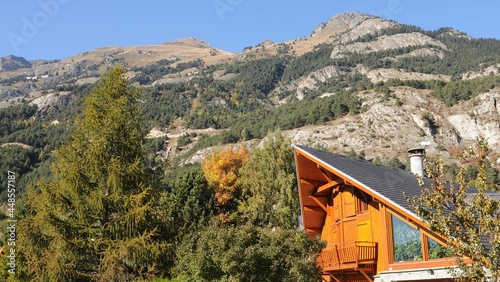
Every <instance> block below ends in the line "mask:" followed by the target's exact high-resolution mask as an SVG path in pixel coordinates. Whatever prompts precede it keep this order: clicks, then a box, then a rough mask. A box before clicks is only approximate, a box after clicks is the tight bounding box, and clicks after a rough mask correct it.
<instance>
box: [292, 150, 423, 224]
mask: <svg viewBox="0 0 500 282" xmlns="http://www.w3.org/2000/svg"><path fill="white" fill-rule="evenodd" d="M294 147H295V148H296V150H297V151H298V152H299V153H301V154H304V155H306V156H308V157H309V158H310V159H313V160H314V161H315V162H316V163H318V164H320V165H321V166H323V167H325V168H327V169H329V170H331V171H333V172H337V173H339V174H340V175H342V178H344V179H345V180H348V181H349V182H350V183H353V184H354V183H355V184H357V186H360V187H363V188H364V189H363V190H365V192H367V193H369V194H371V195H372V196H373V197H375V198H377V199H378V200H380V201H383V202H385V203H388V204H392V205H393V206H396V207H398V208H399V209H400V210H402V211H404V212H405V213H407V214H409V215H412V216H413V217H414V218H417V216H416V215H415V213H414V211H413V209H412V208H411V207H410V206H409V204H408V202H407V201H406V199H405V197H404V193H405V194H406V195H407V196H409V197H410V198H411V197H413V196H416V195H420V193H421V191H422V187H421V186H420V185H419V183H418V181H417V177H416V176H415V175H414V174H413V173H411V172H409V171H405V170H400V169H393V168H390V167H385V166H381V165H377V164H374V163H372V162H369V161H366V160H359V159H354V158H350V157H347V156H343V155H338V154H334V153H330V152H325V151H320V150H316V149H312V148H308V147H305V146H300V145H296V146H294Z"/></svg>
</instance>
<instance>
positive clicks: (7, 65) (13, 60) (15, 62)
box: [0, 55, 31, 71]
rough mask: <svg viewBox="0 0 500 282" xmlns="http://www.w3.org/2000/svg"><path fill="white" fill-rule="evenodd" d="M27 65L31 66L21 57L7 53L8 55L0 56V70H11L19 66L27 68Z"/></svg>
mask: <svg viewBox="0 0 500 282" xmlns="http://www.w3.org/2000/svg"><path fill="white" fill-rule="evenodd" d="M29 67H31V63H30V62H28V61H27V60H26V59H25V58H23V57H17V56H14V55H9V56H6V57H2V58H0V71H11V70H17V69H20V68H29Z"/></svg>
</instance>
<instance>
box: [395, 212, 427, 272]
mask: <svg viewBox="0 0 500 282" xmlns="http://www.w3.org/2000/svg"><path fill="white" fill-rule="evenodd" d="M392 238H393V242H394V261H395V262H398V261H414V260H422V242H421V241H420V232H419V231H418V230H416V229H415V228H413V227H411V226H410V225H408V224H407V223H405V222H403V221H402V220H400V219H399V218H397V217H395V216H392Z"/></svg>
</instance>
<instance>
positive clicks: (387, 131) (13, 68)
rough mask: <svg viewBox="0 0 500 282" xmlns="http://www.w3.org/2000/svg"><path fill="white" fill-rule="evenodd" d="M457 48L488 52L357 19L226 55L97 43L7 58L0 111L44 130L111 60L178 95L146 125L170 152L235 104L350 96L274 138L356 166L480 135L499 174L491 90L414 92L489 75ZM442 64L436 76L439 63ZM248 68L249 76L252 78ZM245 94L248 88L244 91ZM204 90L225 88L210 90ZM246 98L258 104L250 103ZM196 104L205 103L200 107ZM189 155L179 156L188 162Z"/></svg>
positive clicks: (495, 66)
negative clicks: (74, 51) (35, 115)
mask: <svg viewBox="0 0 500 282" xmlns="http://www.w3.org/2000/svg"><path fill="white" fill-rule="evenodd" d="M469 42H472V43H469ZM466 44H476V45H478V46H479V45H480V44H492V46H497V45H495V44H498V42H494V41H493V42H489V41H488V42H486V41H484V40H483V41H481V40H476V39H474V38H472V37H469V36H467V35H466V34H464V33H461V32H459V31H456V30H453V29H442V30H438V31H432V32H431V31H424V30H421V29H419V28H417V27H412V26H404V25H400V24H398V23H396V22H393V21H388V20H385V19H381V18H378V17H374V16H371V15H367V14H361V13H344V14H339V15H336V16H334V17H332V18H331V19H330V20H328V21H327V22H325V23H323V24H320V25H319V26H318V27H317V28H315V29H314V30H313V32H312V33H311V35H310V36H306V37H303V38H299V39H295V40H291V41H287V42H278V43H277V42H273V41H271V40H265V41H263V42H262V43H261V44H258V45H256V46H253V47H248V48H245V50H244V51H242V52H241V53H238V54H234V53H231V52H226V51H224V50H220V49H217V48H214V47H212V46H211V45H210V44H209V43H208V42H205V41H203V40H199V39H195V38H186V39H181V40H176V41H173V42H166V43H164V44H160V45H150V46H130V47H102V48H98V49H95V50H92V51H88V52H84V53H81V54H78V55H76V56H73V57H69V58H65V59H62V60H58V61H38V62H28V61H26V60H24V59H22V58H18V57H12V56H9V57H6V58H2V59H1V60H0V108H1V107H8V106H11V105H16V104H22V103H30V104H32V105H35V104H36V105H38V107H39V111H40V112H41V114H40V116H45V118H47V119H49V120H48V122H50V123H52V122H54V119H52V120H50V119H51V114H50V113H53V112H54V111H58V110H59V109H61V108H64V105H65V104H66V103H69V102H68V101H70V100H71V99H72V97H73V96H74V94H73V92H74V89H75V88H78V87H84V86H86V85H92V84H94V83H95V82H96V81H98V79H99V78H98V77H99V75H100V74H102V73H103V72H104V71H105V70H106V69H107V68H108V67H109V66H110V65H113V64H115V63H120V64H122V65H123V66H124V67H125V68H127V69H128V70H129V73H128V76H129V79H130V81H131V82H132V83H134V84H138V85H141V86H142V87H143V89H145V90H146V91H157V92H154V95H153V97H158V96H162V95H166V94H165V93H166V92H168V91H169V90H168V89H171V88H175V89H179V90H178V92H175V93H177V94H176V96H172V97H175V99H176V100H175V101H173V100H166V101H168V102H163V103H185V105H186V106H185V107H184V108H183V110H182V111H183V112H182V111H181V112H180V113H179V114H177V116H176V118H175V119H172V120H171V121H168V123H167V124H164V123H165V122H163V121H162V120H159V121H158V120H155V123H163V126H155V127H154V128H153V130H152V132H154V134H153V135H151V136H170V137H171V140H170V141H169V143H168V146H169V149H168V151H169V152H170V153H171V154H175V155H182V154H183V153H184V152H187V151H188V150H189V149H190V148H195V144H196V142H197V141H198V140H199V138H198V137H196V138H193V140H191V141H192V142H191V143H189V144H184V145H182V146H177V143H176V142H177V139H178V138H180V136H182V135H183V134H184V133H189V132H191V133H192V132H200V134H201V133H203V134H205V133H207V132H208V133H209V134H210V135H217V134H219V133H221V132H223V131H224V129H230V128H232V127H235V126H232V125H229V126H228V125H222V123H221V124H219V125H218V127H219V128H217V129H213V128H212V127H213V125H211V124H209V123H201V124H197V125H196V126H193V125H192V124H193V122H192V121H191V120H193V119H195V118H199V117H201V116H203V115H206V114H207V111H217V110H214V109H215V108H218V111H220V112H217V113H211V115H212V116H213V117H215V118H212V119H214V121H213V122H215V123H217V119H221V118H222V117H223V116H224V115H231V114H232V111H235V113H234V119H237V117H239V116H245V115H246V114H249V113H250V112H251V111H243V110H239V108H240V109H241V108H242V107H243V106H242V104H243V103H249V105H250V104H251V105H252V106H251V107H250V106H249V108H252V109H258V108H262V109H266V110H268V111H272V110H273V109H279V108H280V107H285V106H287V105H290V104H293V103H304V104H307V103H311V102H310V101H319V102H318V103H320V104H321V101H325V103H326V101H327V100H328V99H329V100H328V101H331V100H332V99H336V97H339V99H340V96H341V94H342V93H343V92H345V91H351V92H352V94H350V95H353V96H355V97H356V98H357V99H358V100H359V104H360V110H359V111H358V112H357V113H351V114H345V113H344V115H343V116H340V117H335V118H326V119H325V121H324V122H315V123H314V124H307V123H305V125H304V124H300V125H299V126H296V127H295V128H286V130H284V132H286V133H287V134H288V135H289V136H290V137H291V138H292V140H293V141H294V142H295V143H301V144H306V145H311V146H319V147H321V148H327V149H330V150H333V151H337V152H343V153H347V152H349V151H356V152H361V151H363V152H364V153H365V154H366V156H367V157H368V158H374V157H376V156H379V157H381V158H386V159H387V158H391V157H393V156H394V155H398V154H404V152H405V151H406V149H407V148H410V147H415V146H418V145H419V144H420V142H422V141H428V142H431V144H432V145H431V146H430V147H429V148H428V149H429V152H430V153H433V154H441V155H443V156H445V157H446V158H453V157H455V155H456V150H459V148H462V147H463V146H466V145H468V144H471V143H472V142H473V140H474V139H475V138H476V137H477V136H478V135H483V136H485V137H486V139H487V141H488V142H489V144H490V146H491V148H492V150H493V155H492V157H493V158H494V160H493V162H494V163H496V164H497V165H498V166H500V126H499V125H500V107H499V103H498V102H497V101H499V99H500V86H499V85H496V84H494V83H493V84H492V85H491V87H489V88H488V89H486V90H484V91H482V92H481V93H478V95H475V96H473V97H470V98H468V99H465V100H460V99H458V100H456V101H455V100H453V103H452V104H453V105H452V106H450V103H449V102H446V101H443V100H442V99H441V100H440V99H439V98H438V97H437V96H436V94H435V93H434V92H436V90H432V89H430V88H425V87H420V86H419V85H421V84H425V83H429V84H432V83H434V84H436V85H441V84H443V85H445V84H446V83H454V82H455V81H457V80H461V81H463V83H468V82H467V81H472V80H474V79H481V78H487V77H489V76H496V75H498V74H500V59H499V58H498V57H499V55H498V54H499V53H497V55H496V56H495V55H494V56H493V58H494V59H495V60H493V61H492V60H491V58H492V57H488V60H486V59H481V58H480V57H478V59H477V60H478V62H477V63H476V62H475V61H471V62H470V66H471V67H467V68H466V67H465V62H464V64H462V63H461V62H460V60H463V59H460V58H462V57H463V58H470V57H472V56H468V55H467V54H468V53H467V52H468V51H467V50H468V49H467V48H469V49H471V48H472V47H468V46H467V45H466ZM450 46H451V47H450ZM462 46H464V47H462ZM498 46H500V44H498ZM474 48H477V46H476V47H474ZM495 48H496V47H495ZM462 49H463V50H465V51H463V50H462ZM472 49H473V48H472ZM460 52H462V53H460ZM477 56H479V55H477ZM457 58H458V59H457ZM497 59H498V60H497ZM452 60H455V61H452ZM421 61H422V62H424V63H422V62H421ZM269 62H270V63H269ZM456 62H460V63H456ZM254 63H255V64H261V65H257V66H254V65H253V64H254ZM265 64H270V66H271V67H270V68H269V69H270V70H271V72H272V73H269V74H268V76H270V77H271V76H273V77H275V78H273V79H272V80H269V79H267V78H266V77H265V75H264V78H263V79H267V80H264V81H265V83H267V84H268V85H266V86H263V85H262V83H261V82H257V81H259V79H260V78H258V77H259V75H260V74H262V73H263V72H265ZM446 64H448V65H449V67H448V68H446V67H442V65H446ZM434 65H435V66H434ZM254 67H255V68H257V69H258V71H257V72H255V73H252V71H253V69H252V68H254ZM452 68H453V69H452ZM455 68H456V70H455ZM246 72H248V73H250V75H249V76H248V77H245V76H244V74H245V73H246ZM253 80H255V81H254V82H252V81H253ZM360 80H362V83H361V84H360ZM346 81H347V82H346ZM391 81H396V82H397V83H396V84H390V82H391ZM403 82H405V83H406V84H405V83H403ZM417 82H420V84H419V83H417ZM431 82H432V83H431ZM207 83H209V84H207ZM363 83H364V84H363ZM367 83H369V84H371V86H366V85H365V84H367ZM398 83H399V84H398ZM409 83H413V84H411V85H409ZM488 83H489V82H488ZM407 84H408V85H407ZM434 84H432V85H434ZM224 85H229V86H224ZM341 85H343V86H341ZM224 87H228V89H225V88H224ZM245 87H247V88H248V87H253V88H251V89H252V91H253V92H252V91H247V90H245ZM155 89H158V90H155ZM162 89H163V90H162ZM215 89H219V90H217V91H223V92H224V91H227V92H224V93H225V94H224V93H223V94H217V93H218V92H217V91H216V90H215ZM220 89H222V90H220ZM353 89H354V91H352V90H353ZM210 91H212V92H210ZM245 91H246V92H245ZM457 91H459V89H457ZM258 92H261V94H259V95H260V96H259V95H257V94H255V96H252V95H254V94H253V93H258ZM351 92H349V93H351ZM452 94H453V93H452ZM245 95H250V96H248V97H247V96H245ZM212 96H213V97H212ZM207 97H212V98H210V100H208V101H207V100H206V99H209V98H207ZM452 97H454V96H453V95H452ZM171 99H174V98H171ZM177 99H179V100H177ZM245 101H246V102H245ZM144 103H146V104H147V103H148V101H144ZM155 103H156V104H158V102H155ZM155 103H153V104H155ZM224 111H226V112H227V113H225V114H224ZM238 111H240V112H238ZM190 124H191V128H190ZM209 128H211V129H210V130H208V129H209ZM250 137H251V138H260V137H262V136H257V135H252V136H250ZM243 139H245V138H243ZM203 151H206V150H201V151H200V152H203ZM193 155H194V156H193ZM196 156H197V154H196V153H194V154H191V160H193V159H194V160H196V159H197V157H196ZM198 159H199V157H198Z"/></svg>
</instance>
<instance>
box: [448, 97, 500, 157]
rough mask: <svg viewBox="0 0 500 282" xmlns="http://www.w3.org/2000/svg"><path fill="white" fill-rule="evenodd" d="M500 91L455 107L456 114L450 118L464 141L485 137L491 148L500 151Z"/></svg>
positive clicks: (449, 120)
mask: <svg viewBox="0 0 500 282" xmlns="http://www.w3.org/2000/svg"><path fill="white" fill-rule="evenodd" d="M499 101H500V89H498V88H497V89H494V90H491V91H490V92H488V93H483V94H480V95H479V96H477V97H476V98H474V99H472V100H471V101H466V102H464V103H463V104H462V105H458V106H455V107H454V108H455V109H454V111H455V114H452V115H450V116H449V117H448V122H449V123H450V124H452V125H453V126H454V128H455V129H456V130H457V131H458V133H459V134H460V136H461V137H462V138H464V139H471V140H474V139H475V138H476V137H477V136H479V135H483V136H484V137H485V139H486V141H487V142H488V144H489V146H490V147H491V148H493V149H495V150H496V151H498V150H500V105H499Z"/></svg>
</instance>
